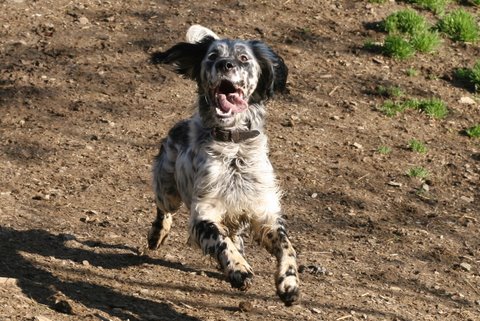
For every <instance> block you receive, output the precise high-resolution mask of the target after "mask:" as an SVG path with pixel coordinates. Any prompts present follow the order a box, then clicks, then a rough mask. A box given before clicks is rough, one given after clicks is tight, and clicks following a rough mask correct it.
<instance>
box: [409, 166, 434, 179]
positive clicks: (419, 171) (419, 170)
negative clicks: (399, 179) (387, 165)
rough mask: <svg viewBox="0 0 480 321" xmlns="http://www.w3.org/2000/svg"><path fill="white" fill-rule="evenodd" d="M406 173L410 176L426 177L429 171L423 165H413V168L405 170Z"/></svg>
mask: <svg viewBox="0 0 480 321" xmlns="http://www.w3.org/2000/svg"><path fill="white" fill-rule="evenodd" d="M407 175H408V176H410V177H416V178H420V179H424V178H427V177H428V175H429V173H428V171H427V170H426V169H425V168H423V167H413V168H410V170H409V171H408V172H407Z"/></svg>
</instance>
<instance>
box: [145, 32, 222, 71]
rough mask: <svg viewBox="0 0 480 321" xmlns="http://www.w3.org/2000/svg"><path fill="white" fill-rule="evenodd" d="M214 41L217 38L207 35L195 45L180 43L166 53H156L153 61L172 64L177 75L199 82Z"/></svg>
mask: <svg viewBox="0 0 480 321" xmlns="http://www.w3.org/2000/svg"><path fill="white" fill-rule="evenodd" d="M213 41H215V38H213V37H212V36H209V35H207V36H205V37H203V38H202V39H200V41H198V42H195V43H188V42H180V43H178V44H176V45H175V46H173V47H172V48H170V49H168V50H167V51H165V52H154V53H153V54H152V56H151V60H152V62H153V63H154V64H172V65H173V66H174V67H175V71H176V72H177V73H179V74H181V75H184V76H186V77H188V78H190V79H193V80H196V81H199V80H200V64H201V62H202V60H203V58H204V57H205V55H206V54H207V51H208V48H209V47H210V45H211V44H212V42H213Z"/></svg>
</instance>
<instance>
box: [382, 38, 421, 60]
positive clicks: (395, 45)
mask: <svg viewBox="0 0 480 321" xmlns="http://www.w3.org/2000/svg"><path fill="white" fill-rule="evenodd" d="M383 51H384V53H385V54H386V55H387V56H390V57H393V58H398V59H407V58H410V57H412V56H413V55H414V54H415V48H414V47H413V46H412V45H411V44H410V42H409V41H408V40H405V39H404V38H403V37H402V36H399V35H389V36H387V38H385V43H384V45H383Z"/></svg>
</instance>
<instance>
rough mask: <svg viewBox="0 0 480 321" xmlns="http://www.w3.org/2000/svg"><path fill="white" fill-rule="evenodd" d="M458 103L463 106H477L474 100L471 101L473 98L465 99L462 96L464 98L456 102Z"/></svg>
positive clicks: (465, 97)
mask: <svg viewBox="0 0 480 321" xmlns="http://www.w3.org/2000/svg"><path fill="white" fill-rule="evenodd" d="M458 102H459V103H460V104H465V105H476V104H477V103H476V102H475V100H473V98H470V97H467V96H464V97H462V98H460V99H459V100H458Z"/></svg>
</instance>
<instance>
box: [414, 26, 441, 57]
mask: <svg viewBox="0 0 480 321" xmlns="http://www.w3.org/2000/svg"><path fill="white" fill-rule="evenodd" d="M410 42H411V44H412V46H413V47H414V48H415V49H417V50H418V51H420V52H423V53H430V52H433V51H434V50H435V49H436V48H437V47H438V45H439V44H440V36H439V35H438V32H430V31H424V32H421V33H417V34H415V35H413V36H412V38H411V40H410Z"/></svg>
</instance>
